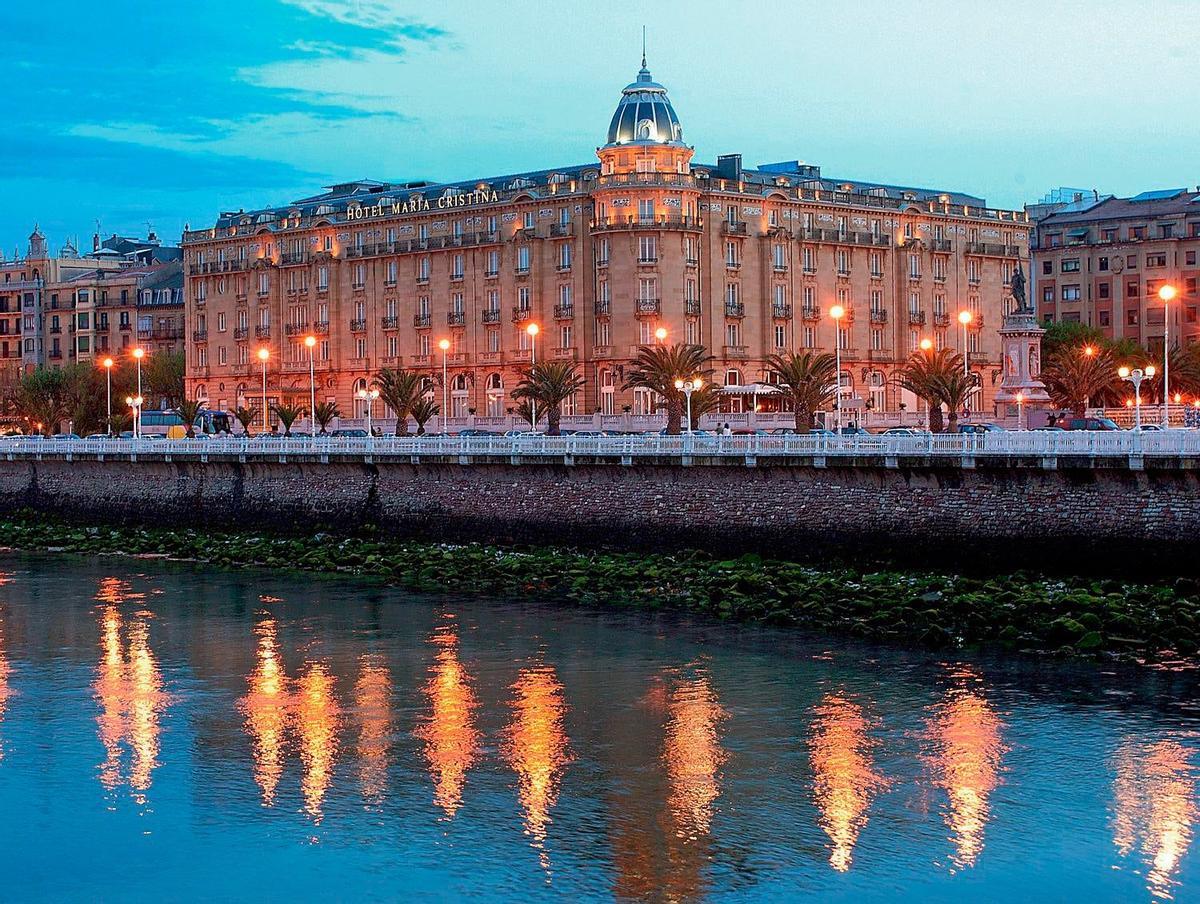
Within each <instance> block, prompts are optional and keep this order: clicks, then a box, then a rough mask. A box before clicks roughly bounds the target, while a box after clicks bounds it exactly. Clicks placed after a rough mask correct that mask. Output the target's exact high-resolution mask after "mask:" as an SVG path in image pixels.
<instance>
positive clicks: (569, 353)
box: [550, 348, 578, 361]
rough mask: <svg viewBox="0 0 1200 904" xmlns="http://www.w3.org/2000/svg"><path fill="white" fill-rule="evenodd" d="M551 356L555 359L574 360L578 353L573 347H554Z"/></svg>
mask: <svg viewBox="0 0 1200 904" xmlns="http://www.w3.org/2000/svg"><path fill="white" fill-rule="evenodd" d="M550 357H551V358H553V359H554V360H555V361H574V360H575V359H576V358H577V357H578V353H577V352H576V350H575V349H573V348H553V349H551V350H550Z"/></svg>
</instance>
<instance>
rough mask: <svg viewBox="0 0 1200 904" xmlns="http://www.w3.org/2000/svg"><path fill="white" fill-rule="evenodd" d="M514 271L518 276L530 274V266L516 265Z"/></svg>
mask: <svg viewBox="0 0 1200 904" xmlns="http://www.w3.org/2000/svg"><path fill="white" fill-rule="evenodd" d="M513 273H515V274H516V275H517V276H528V275H529V267H528V266H525V267H515V268H513Z"/></svg>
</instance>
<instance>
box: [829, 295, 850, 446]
mask: <svg viewBox="0 0 1200 904" xmlns="http://www.w3.org/2000/svg"><path fill="white" fill-rule="evenodd" d="M829 316H830V317H833V351H834V361H835V363H836V366H838V401H836V403H835V408H834V424H835V425H836V432H839V433H840V432H841V318H842V317H845V316H846V309H845V307H842V306H841V305H834V306H833V307H830V309H829Z"/></svg>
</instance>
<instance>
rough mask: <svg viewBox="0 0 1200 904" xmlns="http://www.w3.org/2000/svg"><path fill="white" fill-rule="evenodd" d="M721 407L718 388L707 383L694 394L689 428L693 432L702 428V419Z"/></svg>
mask: <svg viewBox="0 0 1200 904" xmlns="http://www.w3.org/2000/svg"><path fill="white" fill-rule="evenodd" d="M720 407H721V397H720V396H719V395H717V387H715V386H713V385H712V383H705V384H704V385H703V386H701V387H700V388H699V389H697V390H695V391H693V392H692V404H691V409H692V422H691V424H689V425H688V426H689V427H691V429H693V430H697V429H699V427H700V418H702V417H704V415H706V414H708V413H709V412H710V411H716V410H717V409H718V408H720Z"/></svg>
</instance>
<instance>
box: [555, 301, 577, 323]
mask: <svg viewBox="0 0 1200 904" xmlns="http://www.w3.org/2000/svg"><path fill="white" fill-rule="evenodd" d="M554 319H555V320H574V319H575V305H573V304H556V305H555V306H554Z"/></svg>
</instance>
